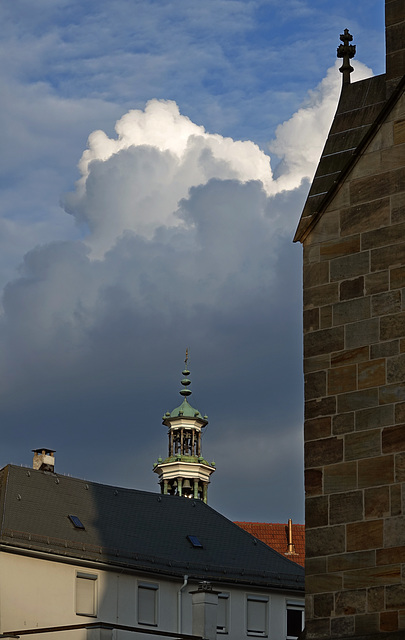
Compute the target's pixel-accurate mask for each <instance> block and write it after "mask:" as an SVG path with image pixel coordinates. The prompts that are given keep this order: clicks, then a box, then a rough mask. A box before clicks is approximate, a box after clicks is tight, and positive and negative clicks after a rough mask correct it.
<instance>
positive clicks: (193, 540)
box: [187, 536, 203, 549]
mask: <svg viewBox="0 0 405 640" xmlns="http://www.w3.org/2000/svg"><path fill="white" fill-rule="evenodd" d="M187 540H189V541H190V542H191V544H192V545H193V547H195V548H196V549H202V548H203V546H202V544H201V542H200V541H199V539H198V538H197V536H187Z"/></svg>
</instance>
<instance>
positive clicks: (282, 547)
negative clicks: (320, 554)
mask: <svg viewBox="0 0 405 640" xmlns="http://www.w3.org/2000/svg"><path fill="white" fill-rule="evenodd" d="M235 524H237V525H238V526H239V527H241V529H244V530H245V531H247V532H248V533H251V534H252V536H254V537H255V538H257V539H258V540H261V541H262V542H264V543H265V544H267V545H268V546H269V547H271V548H272V549H274V550H275V551H278V553H281V555H284V556H286V557H287V558H289V559H290V560H292V561H293V562H296V563H297V564H300V565H301V566H302V567H304V566H305V525H304V524H293V525H292V541H293V544H294V547H295V554H291V555H290V554H287V550H288V525H287V524H280V523H278V522H277V523H273V522H235Z"/></svg>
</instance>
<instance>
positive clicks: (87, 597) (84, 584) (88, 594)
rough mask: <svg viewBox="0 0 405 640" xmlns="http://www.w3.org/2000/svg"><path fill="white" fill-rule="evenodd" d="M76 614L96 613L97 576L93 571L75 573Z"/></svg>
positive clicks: (93, 614) (88, 614) (87, 614)
mask: <svg viewBox="0 0 405 640" xmlns="http://www.w3.org/2000/svg"><path fill="white" fill-rule="evenodd" d="M76 614H77V615H78V616H96V615H97V576H96V575H95V574H94V573H80V572H78V573H76Z"/></svg>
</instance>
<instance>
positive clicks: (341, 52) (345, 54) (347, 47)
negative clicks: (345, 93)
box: [337, 29, 356, 84]
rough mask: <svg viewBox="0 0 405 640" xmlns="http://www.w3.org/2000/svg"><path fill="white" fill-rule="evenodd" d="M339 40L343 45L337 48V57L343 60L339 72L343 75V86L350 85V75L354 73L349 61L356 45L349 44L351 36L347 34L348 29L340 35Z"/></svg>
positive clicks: (352, 56)
mask: <svg viewBox="0 0 405 640" xmlns="http://www.w3.org/2000/svg"><path fill="white" fill-rule="evenodd" d="M340 39H341V41H342V42H343V44H340V45H339V46H338V48H337V57H338V58H343V64H342V66H341V67H340V68H339V71H340V72H341V73H343V84H350V74H351V73H352V71H354V69H353V67H352V66H351V64H350V62H349V60H350V59H351V58H354V55H355V53H356V45H355V44H349V42H351V41H352V40H353V36H352V35H351V34H350V33H349V29H345V30H344V32H343V33H341V34H340Z"/></svg>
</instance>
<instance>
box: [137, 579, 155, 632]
mask: <svg viewBox="0 0 405 640" xmlns="http://www.w3.org/2000/svg"><path fill="white" fill-rule="evenodd" d="M157 591H158V587H157V585H146V584H145V585H144V584H142V585H138V623H139V624H148V625H152V626H156V625H157V606H156V604H157V602H156V599H157Z"/></svg>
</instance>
